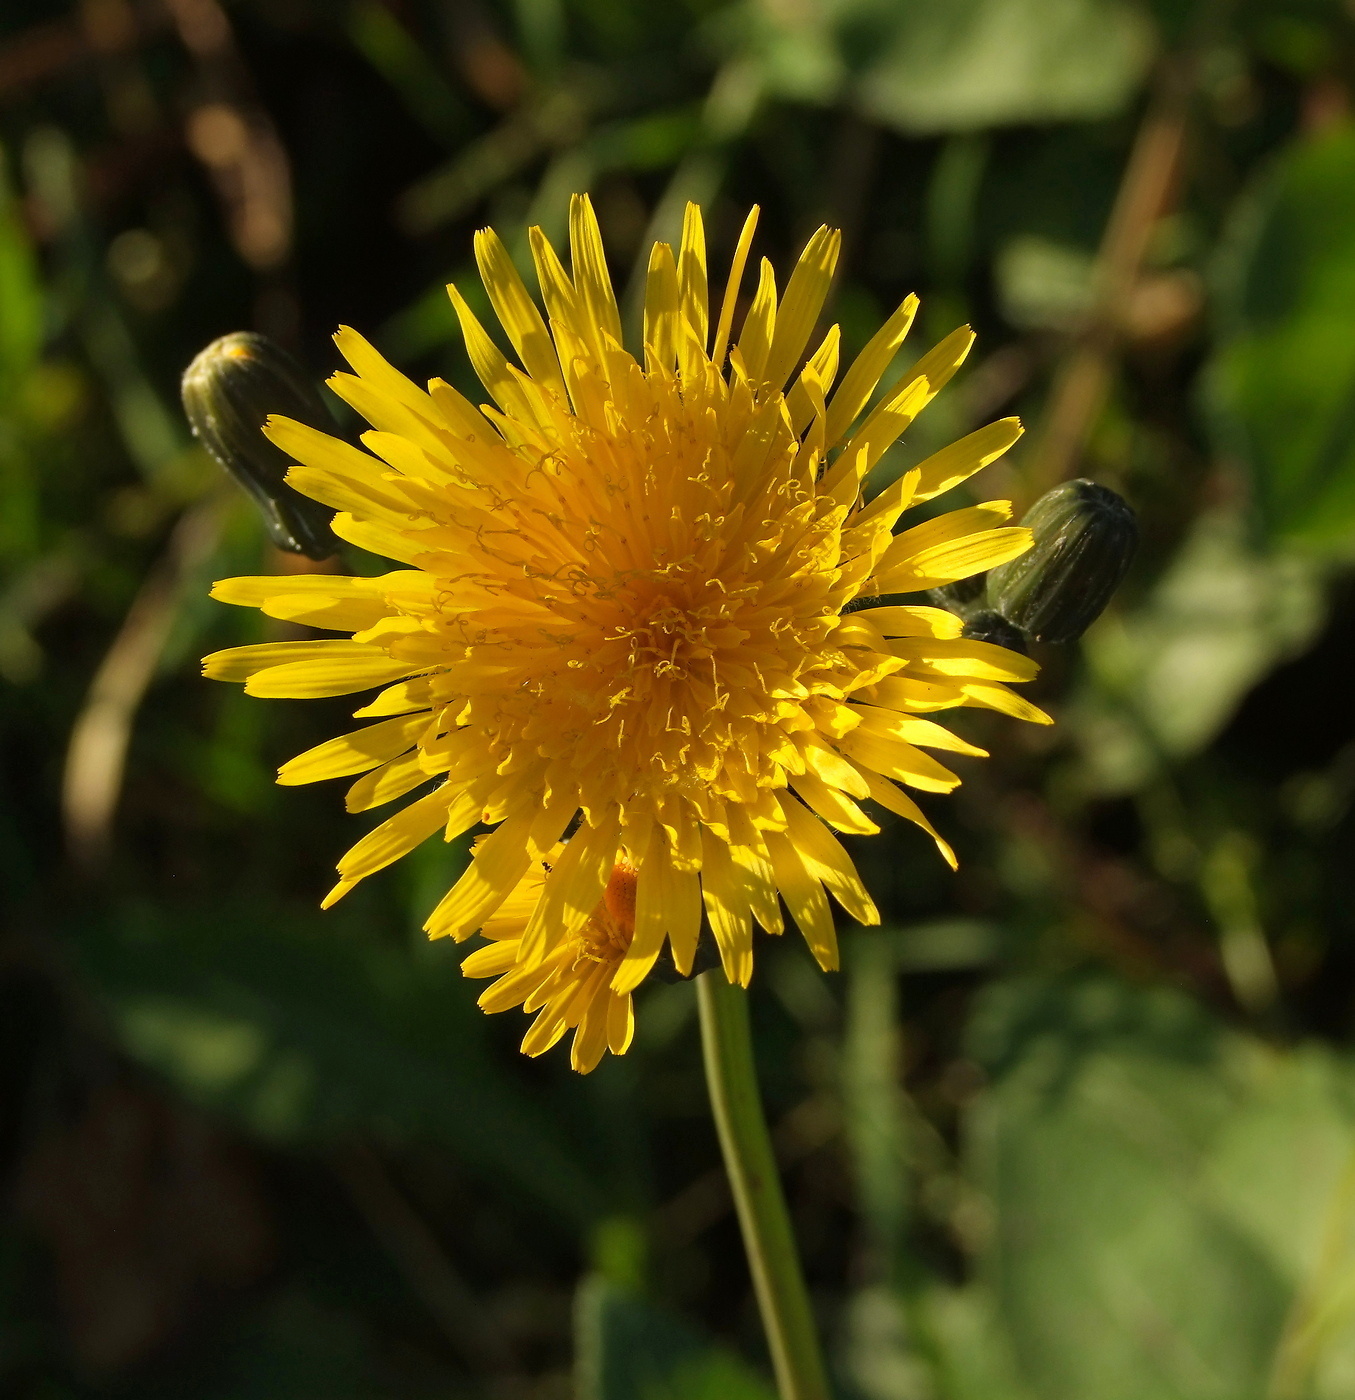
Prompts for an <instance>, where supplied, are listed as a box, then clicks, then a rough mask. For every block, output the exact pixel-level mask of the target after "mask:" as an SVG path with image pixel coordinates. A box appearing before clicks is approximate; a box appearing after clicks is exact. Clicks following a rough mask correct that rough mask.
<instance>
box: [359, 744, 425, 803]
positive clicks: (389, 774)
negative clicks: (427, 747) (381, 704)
mask: <svg viewBox="0 0 1355 1400" xmlns="http://www.w3.org/2000/svg"><path fill="white" fill-rule="evenodd" d="M428 779H429V775H428V773H427V772H425V770H424V768H423V765H422V764H421V763H420V762H419V751H418V750H417V749H413V750H411V751H410V752H409V753H407V754H402V755H400V757H399V758H392V759H391V760H390V761H389V762H388V763H383V764H382V765H381V767H380V768H374V769H372V771H371V772H370V773H364V774H363V775H362V777H360V778H359V779H358V780H357V782H355V783H354V784H353V786H352V787H350V788H349V789H348V791H347V793H346V794H345V795H344V806H345V807H346V808H347V809H348V811H350V812H367V811H370V810H371V809H372V808H373V807H380V806H383V805H384V804H385V803H387V802H394V801H395V799H396V798H397V797H403V796H404V795H405V793H407V792H413V791H414V789H415V788H416V787H418V786H419V785H420V784H421V783H426V782H427V781H428Z"/></svg>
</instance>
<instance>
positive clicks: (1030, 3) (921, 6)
mask: <svg viewBox="0 0 1355 1400" xmlns="http://www.w3.org/2000/svg"><path fill="white" fill-rule="evenodd" d="M892 12H893V14H894V15H895V16H897V20H898V23H897V27H896V28H894V29H893V32H892V33H890V34H888V35H887V36H886V35H883V34H882V35H881V36H880V37H881V46H880V54H879V57H878V58H877V59H875V60H874V61H872V62H871V63H870V64H869V65H868V66H867V67H866V69H865V71H864V72H863V73H862V74H861V77H860V81H859V85H858V100H859V101H860V104H861V106H862V107H863V109H864V110H865V111H866V112H867V113H869V114H870V115H871V116H873V117H875V118H877V119H878V120H879V121H882V122H884V123H886V124H887V125H889V126H894V127H897V128H898V129H899V130H901V131H906V132H913V133H922V132H928V133H929V132H938V131H957V130H972V129H975V128H978V127H984V126H1002V125H1008V124H1011V123H1014V122H1049V121H1085V120H1089V119H1095V118H1098V117H1106V116H1110V115H1112V114H1113V113H1114V112H1116V111H1118V110H1119V109H1120V108H1121V107H1122V106H1123V105H1124V104H1125V103H1126V102H1127V101H1128V100H1129V98H1130V96H1131V95H1132V94H1133V92H1134V90H1135V89H1136V88H1137V86H1138V84H1139V82H1140V80H1141V79H1142V77H1143V75H1144V72H1145V71H1146V68H1147V65H1148V60H1149V58H1150V56H1151V54H1152V49H1153V34H1152V27H1151V25H1150V23H1149V22H1148V20H1147V18H1146V17H1145V15H1144V14H1143V12H1142V11H1141V10H1140V9H1139V8H1138V7H1137V6H1135V5H1132V4H1123V3H1119V2H1118V0H912V3H909V4H907V5H897V6H895V7H893V10H892Z"/></svg>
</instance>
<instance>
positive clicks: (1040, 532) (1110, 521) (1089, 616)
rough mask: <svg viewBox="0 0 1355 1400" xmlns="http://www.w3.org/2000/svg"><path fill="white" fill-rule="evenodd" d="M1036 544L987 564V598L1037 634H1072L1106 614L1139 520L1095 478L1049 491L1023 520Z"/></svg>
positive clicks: (1066, 637) (1039, 637)
mask: <svg viewBox="0 0 1355 1400" xmlns="http://www.w3.org/2000/svg"><path fill="white" fill-rule="evenodd" d="M1021 524H1022V525H1025V526H1027V527H1028V528H1029V529H1030V531H1031V533H1032V534H1033V535H1034V536H1035V543H1034V545H1033V546H1032V547H1031V548H1030V549H1029V550H1027V551H1026V553H1025V554H1023V555H1021V557H1020V558H1019V559H1013V560H1011V561H1010V562H1009V563H1006V564H999V565H998V566H997V568H995V569H990V570H989V571H988V603H989V606H990V607H992V608H994V609H996V610H997V611H998V612H999V613H1001V614H1002V616H1003V617H1005V618H1006V619H1007V621H1008V622H1010V623H1013V624H1014V625H1015V626H1017V627H1019V628H1020V629H1021V630H1022V631H1023V632H1024V633H1025V634H1026V636H1028V637H1033V638H1034V639H1035V640H1036V641H1039V642H1074V641H1076V640H1077V639H1078V638H1079V637H1080V636H1081V635H1082V634H1083V633H1084V632H1085V631H1086V630H1087V628H1088V627H1090V626H1091V625H1092V623H1093V622H1095V621H1096V619H1097V618H1098V617H1099V616H1100V615H1101V610H1102V609H1103V608H1104V607H1105V606H1106V604H1107V603H1108V602H1109V601H1110V598H1111V594H1113V593H1114V592H1115V590H1116V589H1117V588H1118V587H1119V586H1120V582H1121V580H1122V579H1123V578H1124V576H1125V572H1126V570H1127V569H1128V568H1129V564H1130V561H1131V560H1132V559H1133V557H1134V550H1135V548H1136V547H1137V546H1138V542H1139V526H1138V520H1137V518H1136V516H1135V515H1134V512H1133V511H1132V510H1131V509H1130V507H1129V505H1128V503H1127V502H1126V501H1125V500H1124V498H1123V497H1121V496H1117V495H1116V494H1115V492H1114V491H1109V490H1107V489H1106V488H1105V487H1104V486H1098V485H1097V484H1096V483H1095V482H1094V481H1083V480H1078V481H1065V482H1064V483H1063V484H1062V485H1061V486H1056V487H1054V489H1053V490H1052V491H1046V492H1045V494H1044V495H1043V496H1041V497H1040V499H1039V500H1038V501H1036V502H1035V504H1034V505H1033V506H1031V508H1030V509H1029V510H1028V511H1027V512H1026V514H1025V516H1024V518H1023V519H1022V521H1021Z"/></svg>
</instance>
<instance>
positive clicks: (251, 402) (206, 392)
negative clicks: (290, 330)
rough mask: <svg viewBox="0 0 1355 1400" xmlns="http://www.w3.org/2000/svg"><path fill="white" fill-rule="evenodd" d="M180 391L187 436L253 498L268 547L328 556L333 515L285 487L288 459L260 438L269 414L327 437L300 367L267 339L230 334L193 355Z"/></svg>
mask: <svg viewBox="0 0 1355 1400" xmlns="http://www.w3.org/2000/svg"><path fill="white" fill-rule="evenodd" d="M180 391H181V393H182V395H183V406H184V412H185V413H186V414H187V415H188V422H189V424H190V426H191V427H192V429H193V436H194V437H196V438H197V439H198V441H199V442H200V443H202V445H203V446H204V447H205V448H206V449H207V451H208V452H210V453H211V454H212V456H213V457H215V458H216V460H217V461H218V462H220V463H221V465H222V466H223V467H225V469H226V470H227V471H228V472H229V473H230V474H231V475H232V476H233V477H234V478H235V480H236V481H237V482H238V483H239V484H240V485H241V486H243V487H244V489H245V490H246V491H248V492H249V494H250V495H251V496H253V498H254V500H255V503H256V504H257V505H258V507H259V510H260V512H261V513H262V515H263V519H264V525H265V526H266V527H267V529H268V535H269V538H270V539H271V540H272V541H273V543H274V544H275V545H277V546H278V548H279V549H288V550H291V551H292V553H293V554H306V555H309V556H310V557H311V558H312V559H328V558H329V556H330V555H331V554H333V553H335V551H336V550H337V549H338V541H337V540H336V539H335V537H334V534H333V532H332V531H331V530H330V528H329V522H330V520H331V519H333V516H334V512H333V511H332V510H330V509H329V508H328V507H327V506H322V505H321V504H320V503H319V502H318V501H312V500H311V499H309V497H306V496H303V495H301V493H300V492H299V491H295V490H293V489H292V487H290V486H288V485H287V483H286V481H285V480H283V478H284V477H285V476H286V474H287V468H288V467H289V466H290V465H291V458H290V457H288V456H287V454H286V453H285V452H283V451H282V450H281V448H278V447H274V446H273V444H272V443H271V442H269V441H268V439H267V438H266V437H264V435H263V423H264V420H265V419H266V418H267V417H268V415H269V414H270V413H281V414H285V415H286V416H287V417H288V418H295V419H296V420H297V421H298V422H300V423H305V424H306V425H307V426H309V427H312V428H319V429H320V430H321V431H331V430H332V429H333V427H334V423H333V420H332V419H331V418H330V416H329V414H328V413H327V412H326V410H325V406H324V404H323V403H322V402H321V400H320V395H319V393H318V392H317V391H316V388H315V385H314V384H313V383H312V382H311V380H310V377H309V376H308V375H307V373H306V371H305V370H304V369H303V368H302V367H301V365H300V364H298V363H297V361H296V360H295V359H293V358H292V356H291V355H289V354H288V353H287V352H286V351H285V350H284V349H283V348H282V347H281V346H280V345H276V344H274V343H273V341H271V340H269V339H268V337H267V336H262V335H255V334H254V333H253V332H252V331H236V332H234V333H233V334H231V335H223V336H222V337H221V338H220V340H214V341H213V342H212V343H211V344H210V345H209V346H208V347H207V348H206V349H205V350H203V351H202V352H201V353H200V354H199V355H198V357H197V358H196V359H195V360H194V361H193V363H192V364H191V365H189V366H188V368H187V369H186V370H185V371H184V376H183V383H182V385H181V390H180Z"/></svg>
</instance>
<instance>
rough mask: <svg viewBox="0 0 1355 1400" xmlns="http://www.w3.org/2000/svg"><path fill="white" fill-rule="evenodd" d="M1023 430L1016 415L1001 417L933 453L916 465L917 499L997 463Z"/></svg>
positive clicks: (927, 498)
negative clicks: (1014, 416)
mask: <svg viewBox="0 0 1355 1400" xmlns="http://www.w3.org/2000/svg"><path fill="white" fill-rule="evenodd" d="M1024 431H1025V429H1024V428H1022V426H1021V420H1020V419H1019V418H1000V419H999V420H998V421H997V422H996V423H989V424H988V426H987V427H986V428H980V429H979V430H978V432H975V433H970V434H969V436H968V437H962V438H961V439H960V440H959V442H952V443H951V444H950V446H949V447H943V448H942V449H941V450H940V451H939V452H934V453H933V454H932V455H931V456H930V457H928V458H927V459H926V461H924V462H921V463H919V465H918V472H919V474H920V479H919V482H918V488H917V499H918V500H919V501H929V500H931V498H932V497H933V496H939V495H940V494H941V493H942V492H943V491H949V490H950V489H951V487H952V486H958V485H959V484H960V483H961V482H962V481H968V480H969V478H970V477H971V476H973V475H974V473H975V472H977V471H979V470H980V469H981V468H983V467H986V466H987V465H988V464H989V463H990V462H996V461H997V459H998V458H999V457H1001V456H1002V454H1003V453H1004V452H1006V451H1007V449H1008V448H1009V447H1011V445H1012V444H1013V443H1014V442H1015V441H1016V440H1017V438H1019V437H1020V436H1021V434H1022V433H1023V432H1024Z"/></svg>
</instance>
